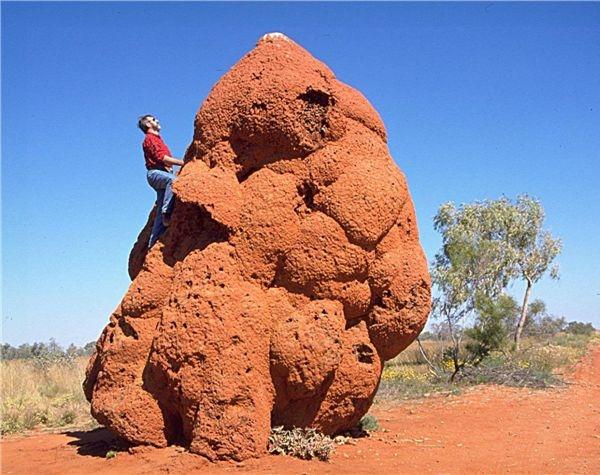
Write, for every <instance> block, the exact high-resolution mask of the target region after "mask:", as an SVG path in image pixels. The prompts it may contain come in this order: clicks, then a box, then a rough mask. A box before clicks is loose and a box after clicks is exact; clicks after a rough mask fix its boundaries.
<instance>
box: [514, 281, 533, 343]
mask: <svg viewBox="0 0 600 475" xmlns="http://www.w3.org/2000/svg"><path fill="white" fill-rule="evenodd" d="M526 279H527V289H526V290H525V297H524V298H523V307H521V317H520V318H519V323H518V324H517V329H516V330H515V350H518V349H519V345H520V343H521V332H522V331H523V327H524V326H525V320H526V319H527V304H528V303H529V295H530V294H531V285H532V284H531V279H530V278H529V277H526Z"/></svg>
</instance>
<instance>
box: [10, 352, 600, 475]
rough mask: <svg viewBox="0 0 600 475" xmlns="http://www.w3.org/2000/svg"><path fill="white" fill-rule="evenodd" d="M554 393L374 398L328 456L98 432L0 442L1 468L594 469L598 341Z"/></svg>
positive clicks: (599, 428)
mask: <svg viewBox="0 0 600 475" xmlns="http://www.w3.org/2000/svg"><path fill="white" fill-rule="evenodd" d="M569 382H570V384H569V385H568V386H567V387H565V388H563V389H554V390H548V391H531V390H528V389H512V388H506V387H499V386H481V387H477V388H475V389H473V390H470V391H468V392H467V393H466V394H463V395H460V396H447V397H445V396H436V397H432V398H429V399H425V400H421V401H410V402H407V403H398V404H394V405H391V404H387V405H383V404H377V405H375V406H374V407H373V409H372V411H371V413H372V414H374V415H375V416H376V417H377V418H378V419H379V421H380V424H381V426H382V427H383V428H384V430H383V431H380V432H377V433H375V434H374V435H372V436H371V437H369V438H362V439H355V440H353V441H352V443H351V444H348V445H343V446H340V447H338V448H337V449H336V451H335V453H334V454H333V456H332V458H331V461H329V462H319V461H309V462H307V461H302V460H298V459H295V458H291V457H284V456H265V457H261V458H259V459H251V460H247V461H245V462H243V463H234V462H219V463H215V464H211V463H209V462H207V461H206V460H205V459H203V458H202V457H200V456H197V455H193V454H191V453H189V452H183V451H180V450H181V449H179V450H178V449H177V448H176V447H167V448H164V449H156V448H141V449H140V448H138V449H133V453H129V452H128V451H126V450H123V451H119V452H118V454H117V456H116V457H114V458H112V459H106V458H105V455H106V452H107V450H109V449H110V448H111V447H112V446H113V444H114V439H113V438H112V436H111V435H110V434H109V433H108V431H106V430H105V429H97V430H94V431H88V432H65V433H61V434H46V433H37V434H34V435H30V436H27V437H14V438H8V439H4V440H2V443H1V445H0V448H1V449H2V467H1V468H2V470H1V472H2V474H6V475H8V474H32V473H43V474H61V475H63V474H65V475H66V474H87V473H103V474H107V475H110V474H127V475H132V474H151V473H152V474H154V473H185V474H194V473H197V474H200V473H202V474H206V473H210V474H213V473H214V474H216V473H228V472H229V473H231V472H242V473H297V474H304V473H325V474H329V473H331V474H333V473H352V474H371V473H378V474H383V473H536V474H537V473H586V474H592V473H600V407H599V406H598V402H599V401H600V346H596V347H595V348H593V349H592V351H591V352H590V353H589V354H588V355H587V356H586V357H585V358H584V359H583V360H582V361H581V362H580V363H579V364H578V365H577V366H576V367H575V371H574V373H573V374H572V376H571V377H570V379H569Z"/></svg>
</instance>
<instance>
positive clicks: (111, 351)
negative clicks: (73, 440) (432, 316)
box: [84, 34, 430, 460]
mask: <svg viewBox="0 0 600 475" xmlns="http://www.w3.org/2000/svg"><path fill="white" fill-rule="evenodd" d="M184 160H185V166H184V167H183V169H182V171H181V173H180V175H179V177H178V178H177V180H176V181H175V184H174V192H175V195H176V197H177V202H176V206H175V210H174V213H173V217H172V223H171V226H170V227H169V228H168V230H167V231H166V233H165V234H164V235H163V236H162V237H161V239H160V241H159V242H158V243H157V244H156V245H154V246H153V247H152V249H150V250H149V251H148V250H146V248H145V243H146V242H147V234H148V229H149V225H147V226H146V227H145V228H144V230H142V232H141V234H140V238H139V239H138V242H137V243H136V244H135V246H134V248H133V250H132V253H131V256H130V262H129V272H130V275H131V278H132V283H131V286H130V287H129V289H128V290H127V293H126V294H125V296H124V297H123V300H122V301H121V303H120V304H119V306H118V307H117V309H116V310H115V311H114V313H113V314H112V315H111V317H110V322H109V324H108V325H107V326H106V328H105V329H104V331H103V333H102V335H101V336H100V338H99V340H98V343H97V346H96V353H95V354H94V355H93V356H92V358H91V359H90V363H89V366H88V370H87V376H86V380H85V382H84V389H85V393H86V396H87V398H88V399H89V400H90V401H91V407H92V414H93V415H94V417H95V418H96V419H97V420H98V421H99V422H100V423H101V424H103V425H105V426H107V427H109V428H110V429H111V430H112V431H114V432H115V433H117V434H118V435H120V436H121V437H123V438H125V439H126V440H128V441H130V442H132V443H134V444H150V445H154V446H159V447H161V446H165V445H167V444H171V443H178V444H184V445H186V446H188V447H189V448H190V450H191V451H192V452H194V453H197V454H201V455H204V456H206V457H208V458H209V459H212V460H217V459H235V460H241V459H244V458H248V457H252V456H258V455H260V454H262V453H264V452H265V450H266V447H267V440H268V436H269V430H270V427H271V426H274V425H284V426H288V427H292V426H298V427H314V428H316V429H318V430H319V431H322V432H324V433H327V434H333V433H336V432H339V431H342V430H345V429H349V428H352V427H353V426H355V425H356V424H357V422H358V421H359V419H360V418H361V417H362V416H363V415H364V414H365V413H366V412H367V411H368V409H369V407H370V405H371V403H372V401H373V397H374V395H375V392H376V390H377V387H378V384H379V380H380V376H381V369H382V366H383V363H384V361H385V360H388V359H390V358H393V357H394V356H396V355H397V354H398V353H399V352H401V351H402V350H403V349H404V348H406V347H407V346H408V345H409V344H410V343H411V342H412V341H413V340H414V339H415V338H416V336H417V335H418V334H419V332H420V331H421V329H422V328H423V325H424V324H425V320H426V318H427V315H428V313H429V310H430V280H429V274H428V271H427V262H426V259H425V256H424V254H423V251H422V249H421V246H420V244H419V236H418V230H417V224H416V221H415V213H414V209H413V203H412V201H411V198H410V195H409V192H408V188H407V185H406V180H405V177H404V175H403V173H402V172H401V171H400V170H399V169H398V167H397V166H396V165H395V164H394V162H393V160H392V159H391V157H390V154H389V151H388V148H387V144H386V132H385V128H384V126H383V123H382V122H381V119H380V117H379V115H378V114H377V112H376V111H375V110H374V109H373V107H372V106H371V105H370V104H369V102H368V101H367V100H366V99H365V98H364V97H363V96H362V95H361V94H360V93H359V92H358V91H356V90H355V89H353V88H351V87H349V86H347V85H345V84H343V83H341V82H340V81H338V80H337V79H336V78H335V76H334V74H333V73H332V72H331V70H330V69H329V68H328V67H327V66H326V65H325V64H323V63H321V62H320V61H318V60H316V59H315V58H313V57H312V56H311V55H310V54H309V53H308V52H307V51H306V50H304V49H303V48H302V47H300V46H299V45H297V44H296V43H294V42H293V41H292V40H290V39H289V38H287V37H285V36H283V35H280V34H270V35H265V36H264V37H263V38H262V39H261V40H260V41H259V42H258V44H257V46H256V47H255V48H254V49H253V50H252V51H251V52H250V53H248V54H247V55H246V56H244V57H243V58H242V59H241V60H240V61H239V62H238V63H237V64H236V65H235V66H234V67H233V68H232V69H231V70H230V71H229V72H228V73H227V74H225V76H223V78H221V80H220V81H219V82H218V83H217V84H216V85H215V86H214V88H213V89H212V91H211V92H210V94H209V96H208V98H207V99H206V101H205V102H204V104H203V105H202V107H201V108H200V110H199V111H198V113H197V115H196V119H195V124H194V137H193V140H192V143H191V144H190V146H189V147H188V149H187V151H186V154H185V157H184ZM152 217H153V215H152V214H151V215H150V217H149V223H151V220H152Z"/></svg>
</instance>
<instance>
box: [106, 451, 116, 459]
mask: <svg viewBox="0 0 600 475" xmlns="http://www.w3.org/2000/svg"><path fill="white" fill-rule="evenodd" d="M116 456H117V451H116V450H109V451H108V452H106V458H107V459H114V458H115V457H116Z"/></svg>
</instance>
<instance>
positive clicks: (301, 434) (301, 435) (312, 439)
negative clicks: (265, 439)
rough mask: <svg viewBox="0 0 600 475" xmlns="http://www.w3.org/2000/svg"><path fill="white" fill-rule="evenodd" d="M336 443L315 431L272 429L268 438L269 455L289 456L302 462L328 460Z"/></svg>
mask: <svg viewBox="0 0 600 475" xmlns="http://www.w3.org/2000/svg"><path fill="white" fill-rule="evenodd" d="M335 445H336V442H335V440H334V439H332V438H331V437H329V436H327V435H324V434H321V433H319V432H317V431H316V430H315V429H300V428H294V429H291V430H287V429H284V428H283V427H273V428H272V429H271V435H270V436H269V453H272V454H277V455H291V456H292V457H298V458H301V459H303V460H310V459H314V458H317V459H319V460H329V457H330V456H331V453H332V452H333V450H334V449H335Z"/></svg>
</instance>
